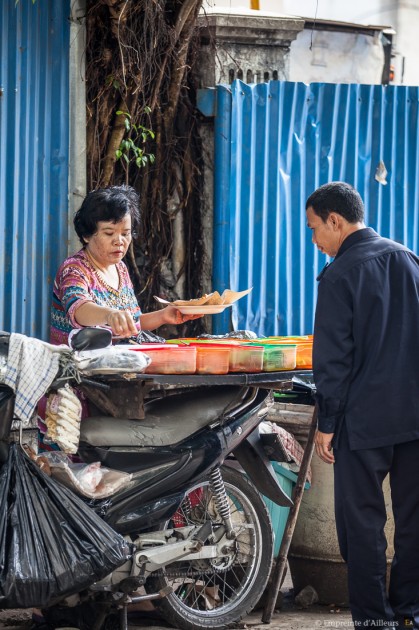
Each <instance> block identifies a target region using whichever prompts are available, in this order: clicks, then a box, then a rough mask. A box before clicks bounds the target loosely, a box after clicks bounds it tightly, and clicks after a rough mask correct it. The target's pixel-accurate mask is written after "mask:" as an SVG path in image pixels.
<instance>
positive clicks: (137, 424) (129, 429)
mask: <svg viewBox="0 0 419 630" xmlns="http://www.w3.org/2000/svg"><path fill="white" fill-rule="evenodd" d="M99 337H100V333H97V334H95V333H92V332H82V331H81V332H80V335H79V339H78V344H77V339H75V340H74V341H73V344H74V345H73V347H76V348H77V347H79V348H80V347H83V349H85V350H86V349H89V348H94V347H96V348H97V347H100V345H101V343H102V342H101V340H100V338H99ZM2 344H3V348H4V347H6V346H7V337H6V336H5V335H3V336H2ZM0 351H1V344H0ZM3 352H4V350H3ZM241 376H242V377H243V376H244V375H241ZM245 376H246V378H241V379H240V378H236V379H234V378H233V379H230V380H231V384H230V383H229V382H228V381H229V379H227V378H225V379H224V380H225V384H218V383H219V380H217V379H213V381H215V382H216V384H209V385H205V386H193V387H183V388H181V389H174V390H173V391H171V390H166V389H165V388H163V389H157V390H156V391H154V392H152V393H153V394H154V396H153V397H151V396H150V397H147V396H145V397H144V401H143V411H144V413H143V416H144V417H143V418H142V419H138V418H133V417H126V416H125V415H124V409H123V408H120V409H119V417H112V416H111V415H109V414H108V415H104V414H103V413H101V412H100V405H99V403H98V400H99V399H100V397H101V396H102V398H103V395H104V393H105V392H106V391H107V388H108V389H109V388H110V387H111V384H110V382H109V380H108V381H107V380H106V378H99V377H95V378H92V377H91V378H89V379H87V378H86V379H83V378H82V379H81V382H79V383H78V386H79V387H81V388H83V391H85V393H86V395H87V396H88V397H89V398H90V397H91V399H92V400H93V403H94V404H92V408H94V409H95V411H96V413H95V415H92V416H91V417H88V418H85V419H83V421H82V422H81V429H80V443H79V448H78V454H79V456H80V457H81V459H82V460H83V461H84V462H86V463H91V462H100V463H101V464H102V465H103V466H105V467H108V468H110V469H114V470H117V471H123V472H127V473H131V481H130V483H129V484H128V486H127V487H125V488H123V489H122V490H119V491H118V492H117V493H116V494H113V495H112V496H111V497H107V498H105V499H101V500H98V499H95V500H92V499H87V498H86V499H85V501H86V503H88V505H89V506H90V508H91V509H93V510H95V511H96V513H97V514H99V515H100V516H101V518H103V519H104V521H106V522H107V523H108V524H109V525H110V526H111V527H112V528H113V529H114V530H115V531H116V532H118V533H120V534H121V535H123V536H124V537H125V539H126V540H127V541H128V542H129V543H133V545H135V552H134V553H133V555H132V557H131V558H130V560H129V561H127V562H126V563H125V564H123V565H122V566H121V567H119V568H118V569H116V570H115V571H114V572H113V573H111V574H110V575H108V576H107V577H106V578H105V579H103V580H101V581H100V582H95V583H92V584H91V585H90V587H89V588H88V589H87V590H86V591H84V592H82V593H79V594H77V595H72V596H70V597H67V598H64V599H62V600H61V601H54V602H52V603H51V606H50V607H47V608H46V609H44V610H43V614H44V617H45V619H46V620H47V622H48V623H50V624H51V625H53V627H55V628H57V627H60V626H68V625H73V626H74V625H77V627H78V628H81V629H86V630H87V629H89V630H100V629H106V628H110V627H115V624H116V627H119V628H120V629H121V630H125V629H126V628H127V606H128V605H129V604H130V603H137V602H141V601H146V600H150V601H152V602H153V603H154V604H155V605H156V606H157V607H158V610H159V612H160V613H161V615H162V616H163V618H165V619H166V620H167V621H168V622H169V623H170V624H172V625H173V626H174V627H177V628H182V629H184V630H198V629H201V628H211V629H213V630H216V629H219V630H221V629H224V628H226V627H228V626H229V625H230V624H232V623H235V622H237V621H239V620H240V619H241V618H242V617H243V616H244V615H246V614H248V613H249V612H250V611H251V610H252V609H253V608H254V607H255V605H256V604H257V602H258V601H259V599H260V597H261V595H262V593H263V592H264V589H265V587H266V584H267V581H268V578H269V575H270V571H271V566H272V560H273V558H272V554H273V533H272V527H271V522H270V517H269V513H268V510H267V508H266V505H265V503H264V501H263V498H262V497H261V494H263V495H264V496H266V497H267V498H269V499H271V500H272V501H274V502H275V503H277V504H279V505H282V506H287V507H289V506H291V505H292V501H291V499H290V497H288V496H287V495H286V494H285V493H284V491H283V490H282V488H281V486H280V485H279V483H278V480H277V477H276V475H275V473H274V471H273V469H272V466H271V463H270V461H269V458H268V456H267V454H266V452H265V450H264V448H263V444H262V441H261V436H260V435H259V432H258V425H259V424H260V422H261V421H262V420H263V419H264V417H265V415H266V412H267V406H266V403H267V399H268V397H269V395H270V385H268V386H267V388H266V389H263V388H262V387H261V385H260V383H258V382H256V383H254V384H252V383H251V382H250V381H251V379H250V378H249V375H245ZM138 377H139V380H140V382H141V383H142V386H144V384H145V383H146V384H147V385H148V387H146V388H145V390H146V391H150V387H151V385H152V384H153V377H152V376H150V377H149V378H150V380H149V381H141V379H142V378H143V375H141V374H140V375H138ZM66 378H67V380H68V378H69V377H68V376H67V377H66ZM144 378H145V376H144ZM157 380H158V379H157ZM163 380H164V379H163ZM168 380H170V379H168ZM186 380H188V381H189V382H193V380H194V379H193V378H192V377H189V379H186ZM195 380H196V379H195ZM268 380H269V381H270V382H271V381H272V380H274V377H273V376H272V375H269V379H268ZM239 381H241V382H239ZM246 381H248V383H246ZM136 382H137V385H138V381H136ZM160 382H161V380H160ZM198 382H199V379H198ZM208 382H209V383H211V379H210V378H209V379H208ZM72 384H74V383H72ZM60 385H62V378H60V377H58V378H57V380H56V381H55V383H53V385H52V387H51V390H52V391H53V390H54V388H57V387H58V386H60ZM114 385H115V383H114ZM120 385H121V383H119V384H118V382H117V384H116V387H117V388H118V387H119V386H120ZM129 385H130V384H129V383H128V384H126V387H129ZM95 391H96V392H97V395H96V396H95V395H94V392H95ZM151 391H152V390H151ZM98 405H99V407H98ZM122 407H123V406H122ZM103 408H106V404H104V403H103V400H102V409H103ZM7 413H9V415H10V417H11V416H12V415H13V407H12V405H9V407H8V410H7ZM130 415H131V416H132V414H130ZM138 415H140V414H138ZM5 424H6V425H7V422H6V423H5ZM140 587H142V588H141V591H142V593H143V594H138V589H140ZM112 624H113V626H112Z"/></svg>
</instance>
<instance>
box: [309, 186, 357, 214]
mask: <svg viewBox="0 0 419 630" xmlns="http://www.w3.org/2000/svg"><path fill="white" fill-rule="evenodd" d="M310 207H311V208H313V210H314V212H315V213H316V214H317V215H318V216H319V217H320V218H321V219H322V220H323V221H324V222H326V220H327V217H328V216H329V214H330V213H331V212H336V213H337V214H340V215H341V216H342V217H343V218H344V219H346V220H347V221H348V222H349V223H362V222H363V221H364V215H365V212H364V204H363V201H362V199H361V195H360V194H359V192H358V191H357V190H355V188H354V187H353V186H351V185H350V184H347V183H346V182H330V183H329V184H323V186H320V188H317V190H315V191H314V192H313V193H312V194H311V195H310V197H309V198H308V199H307V201H306V210H307V209H308V208H310Z"/></svg>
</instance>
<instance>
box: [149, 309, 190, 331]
mask: <svg viewBox="0 0 419 630" xmlns="http://www.w3.org/2000/svg"><path fill="white" fill-rule="evenodd" d="M199 317H202V315H183V314H182V313H181V312H180V311H179V310H178V309H177V308H175V307H174V306H171V305H170V304H169V306H166V307H165V308H163V309H161V310H159V311H151V312H150V313H143V314H142V315H141V316H140V323H141V328H142V329H143V330H154V329H155V328H159V327H160V326H163V325H164V324H173V325H175V326H177V325H178V324H183V323H184V322H187V321H189V320H190V319H197V318H199Z"/></svg>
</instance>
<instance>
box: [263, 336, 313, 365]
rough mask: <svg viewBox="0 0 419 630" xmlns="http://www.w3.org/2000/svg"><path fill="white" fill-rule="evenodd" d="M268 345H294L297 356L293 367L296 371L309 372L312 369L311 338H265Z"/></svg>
mask: <svg viewBox="0 0 419 630" xmlns="http://www.w3.org/2000/svg"><path fill="white" fill-rule="evenodd" d="M266 341H267V342H269V343H287V344H288V343H289V344H296V346H297V356H296V363H295V367H296V369H298V370H311V369H312V367H313V336H312V335H305V336H302V337H267V338H266Z"/></svg>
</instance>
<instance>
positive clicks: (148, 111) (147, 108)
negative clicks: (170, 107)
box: [144, 105, 151, 114]
mask: <svg viewBox="0 0 419 630" xmlns="http://www.w3.org/2000/svg"><path fill="white" fill-rule="evenodd" d="M144 112H145V113H146V114H151V107H149V106H148V105H146V106H145V107H144Z"/></svg>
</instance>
